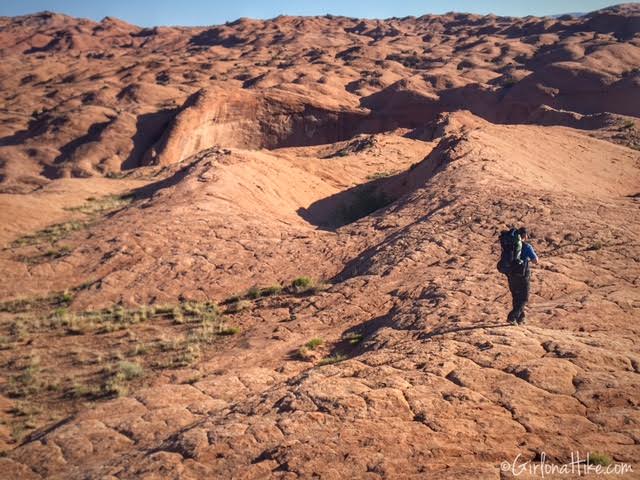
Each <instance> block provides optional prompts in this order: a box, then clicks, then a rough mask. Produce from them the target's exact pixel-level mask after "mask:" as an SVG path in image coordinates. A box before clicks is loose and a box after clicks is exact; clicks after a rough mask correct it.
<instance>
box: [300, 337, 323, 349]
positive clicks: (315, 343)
mask: <svg viewBox="0 0 640 480" xmlns="http://www.w3.org/2000/svg"><path fill="white" fill-rule="evenodd" d="M323 343H324V340H322V339H321V338H312V339H311V340H309V341H308V342H307V343H305V344H304V346H305V347H307V348H308V349H309V350H315V349H316V348H318V347H319V346H320V345H322V344H323Z"/></svg>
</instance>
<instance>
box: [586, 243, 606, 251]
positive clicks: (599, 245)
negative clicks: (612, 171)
mask: <svg viewBox="0 0 640 480" xmlns="http://www.w3.org/2000/svg"><path fill="white" fill-rule="evenodd" d="M602 246H603V245H602V242H600V241H596V242H593V243H592V244H591V245H589V248H587V250H590V251H597V250H600V249H601V248H602Z"/></svg>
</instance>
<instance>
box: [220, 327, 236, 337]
mask: <svg viewBox="0 0 640 480" xmlns="http://www.w3.org/2000/svg"><path fill="white" fill-rule="evenodd" d="M236 333H240V329H239V328H238V327H221V328H220V330H218V335H223V336H230V335H235V334H236Z"/></svg>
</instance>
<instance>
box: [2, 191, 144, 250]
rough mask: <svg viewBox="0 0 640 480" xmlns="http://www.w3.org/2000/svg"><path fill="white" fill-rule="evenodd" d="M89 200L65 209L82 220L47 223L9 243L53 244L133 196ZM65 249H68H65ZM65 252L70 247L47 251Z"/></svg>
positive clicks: (17, 245)
mask: <svg viewBox="0 0 640 480" xmlns="http://www.w3.org/2000/svg"><path fill="white" fill-rule="evenodd" d="M90 198H91V200H88V201H87V202H86V203H84V204H82V205H80V206H79V207H71V208H67V209H66V210H68V211H70V212H78V213H81V214H83V215H84V216H85V218H84V219H83V220H69V221H67V222H63V223H56V224H53V225H49V226H48V227H45V228H43V229H42V230H39V231H37V232H35V233H32V234H30V235H25V236H23V237H20V238H18V239H16V240H14V241H13V242H12V243H11V247H12V248H20V247H27V246H39V245H46V244H50V245H53V244H55V243H56V242H59V241H60V240H62V239H64V238H66V237H68V236H69V235H71V234H72V233H73V232H76V231H78V230H82V229H85V228H87V227H89V226H90V225H92V224H93V223H95V222H96V221H97V220H98V219H99V218H100V217H101V216H104V215H106V214H108V213H110V212H114V211H116V210H118V209H120V208H122V207H124V206H126V205H128V204H129V203H131V202H132V201H133V196H131V195H109V196H107V197H104V198H98V199H96V198H93V197H90ZM65 249H69V250H68V251H66V250H65ZM65 251H66V253H65V255H68V254H69V253H70V247H61V248H58V249H50V250H48V251H47V252H51V255H52V256H53V255H56V254H60V253H64V252H65ZM46 256H47V253H46V252H45V254H43V255H41V256H39V257H36V258H40V259H42V258H46ZM55 258H59V257H55Z"/></svg>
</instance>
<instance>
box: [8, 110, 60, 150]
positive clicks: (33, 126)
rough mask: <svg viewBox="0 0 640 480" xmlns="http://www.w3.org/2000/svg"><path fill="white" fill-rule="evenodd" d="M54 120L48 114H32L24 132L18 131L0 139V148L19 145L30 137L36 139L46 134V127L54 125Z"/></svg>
mask: <svg viewBox="0 0 640 480" xmlns="http://www.w3.org/2000/svg"><path fill="white" fill-rule="evenodd" d="M54 122H55V119H53V118H52V117H51V115H50V114H48V113H44V114H43V113H40V114H38V112H37V111H36V112H34V113H33V114H32V116H31V119H30V120H29V123H27V129H26V130H19V131H17V132H16V133H13V134H11V135H7V136H6V137H2V138H0V147H8V146H10V145H20V144H22V143H24V142H25V141H27V140H29V139H30V138H32V137H37V136H38V135H42V134H43V133H45V132H46V130H47V126H48V125H49V124H50V123H54Z"/></svg>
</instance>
